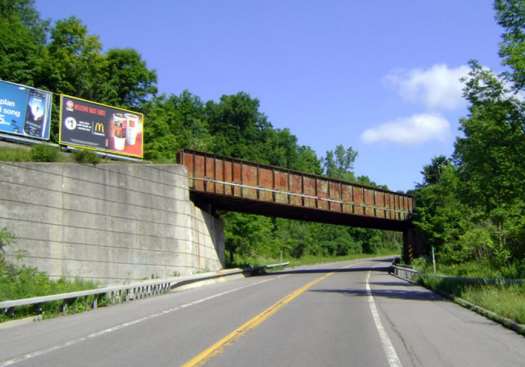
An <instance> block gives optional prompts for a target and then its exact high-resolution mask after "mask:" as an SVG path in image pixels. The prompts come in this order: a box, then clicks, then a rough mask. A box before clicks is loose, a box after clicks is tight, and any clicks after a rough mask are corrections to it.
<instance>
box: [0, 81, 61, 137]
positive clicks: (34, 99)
mask: <svg viewBox="0 0 525 367" xmlns="http://www.w3.org/2000/svg"><path fill="white" fill-rule="evenodd" d="M51 97H52V94H51V93H50V92H47V91H44V90H40V89H36V88H31V87H28V86H26V85H22V84H15V83H10V82H6V81H3V80H0V132H5V133H8V134H13V135H19V136H23V137H26V138H34V139H42V140H49V127H50V125H51Z"/></svg>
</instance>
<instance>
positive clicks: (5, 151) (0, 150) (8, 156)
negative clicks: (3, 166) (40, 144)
mask: <svg viewBox="0 0 525 367" xmlns="http://www.w3.org/2000/svg"><path fill="white" fill-rule="evenodd" d="M0 161H4V162H30V161H31V150H29V149H19V148H6V147H0Z"/></svg>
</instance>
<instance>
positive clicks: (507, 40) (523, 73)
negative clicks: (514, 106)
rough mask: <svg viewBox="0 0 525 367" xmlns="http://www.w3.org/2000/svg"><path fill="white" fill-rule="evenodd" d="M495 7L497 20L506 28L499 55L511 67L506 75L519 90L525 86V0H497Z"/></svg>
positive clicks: (514, 87) (516, 89) (515, 88)
mask: <svg viewBox="0 0 525 367" xmlns="http://www.w3.org/2000/svg"><path fill="white" fill-rule="evenodd" d="M495 9H496V20H497V22H498V23H499V25H500V26H502V27H503V28H504V33H503V35H502V40H501V43H500V46H499V55H500V56H501V58H502V61H503V64H504V65H507V66H509V67H510V68H511V71H509V72H506V73H505V75H506V77H507V78H508V80H510V81H511V82H512V83H513V89H514V90H515V91H518V90H521V89H523V87H524V86H525V32H524V29H525V1H523V0H496V1H495Z"/></svg>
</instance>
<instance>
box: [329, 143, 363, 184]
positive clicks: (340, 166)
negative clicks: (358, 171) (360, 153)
mask: <svg viewBox="0 0 525 367" xmlns="http://www.w3.org/2000/svg"><path fill="white" fill-rule="evenodd" d="M356 158H357V152H356V151H355V150H354V149H353V148H352V147H348V148H346V149H345V147H344V146H343V145H341V144H340V145H337V146H336V147H335V151H332V150H329V151H327V152H326V156H325V158H324V172H325V174H326V175H327V176H328V177H332V178H338V179H341V180H346V181H354V180H355V177H354V173H353V169H354V163H355V160H356Z"/></svg>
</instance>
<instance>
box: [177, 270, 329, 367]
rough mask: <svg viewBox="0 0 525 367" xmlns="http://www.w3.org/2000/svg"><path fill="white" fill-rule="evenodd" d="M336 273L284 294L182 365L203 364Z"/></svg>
mask: <svg viewBox="0 0 525 367" xmlns="http://www.w3.org/2000/svg"><path fill="white" fill-rule="evenodd" d="M333 274H334V273H328V274H325V275H323V276H321V277H319V278H316V279H314V280H312V281H311V282H308V283H306V284H305V285H304V286H302V287H301V288H298V289H296V290H294V291H293V292H292V293H290V294H288V295H286V296H284V297H283V298H281V299H280V300H278V301H277V302H275V303H274V304H273V305H271V306H270V307H268V308H267V309H265V310H264V311H263V312H261V313H260V314H258V315H256V316H254V317H253V318H251V319H250V320H248V321H246V322H245V323H244V324H242V325H241V326H239V327H238V328H237V329H235V330H233V331H232V332H231V333H229V334H228V335H226V336H225V337H224V338H222V339H221V340H219V341H218V342H216V343H215V344H213V345H211V346H210V347H208V348H206V349H205V350H203V351H202V352H200V353H199V354H197V355H196V356H195V357H193V358H192V359H190V360H189V361H187V362H186V363H184V364H183V365H182V367H195V366H202V365H203V364H204V363H206V361H208V360H209V359H210V358H212V357H213V356H215V355H217V354H219V353H220V352H222V350H223V349H224V348H225V347H226V346H227V345H228V344H231V343H233V342H234V341H235V340H237V339H239V338H240V337H241V336H242V335H244V334H245V333H246V332H248V331H249V330H251V329H254V328H256V327H257V326H259V325H260V324H261V323H262V322H263V321H264V320H266V319H268V318H269V317H270V316H272V315H273V314H275V313H276V312H277V311H279V310H280V309H281V308H282V307H284V306H285V305H287V304H288V303H290V302H292V301H293V300H294V299H296V298H297V297H299V296H300V295H301V294H303V293H304V292H306V291H307V290H308V289H309V288H311V287H313V286H314V285H316V284H317V283H319V282H321V281H323V280H325V279H326V278H328V277H329V276H331V275H333Z"/></svg>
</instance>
